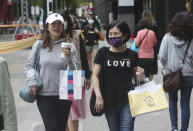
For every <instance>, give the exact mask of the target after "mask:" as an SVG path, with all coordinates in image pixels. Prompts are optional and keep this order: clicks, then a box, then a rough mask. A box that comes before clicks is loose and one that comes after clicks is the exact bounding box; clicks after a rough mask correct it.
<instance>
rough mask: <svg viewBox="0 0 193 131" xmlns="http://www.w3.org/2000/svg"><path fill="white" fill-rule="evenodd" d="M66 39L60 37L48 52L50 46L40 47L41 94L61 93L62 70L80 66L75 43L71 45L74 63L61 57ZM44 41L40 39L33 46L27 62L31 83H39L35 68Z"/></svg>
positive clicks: (28, 78) (27, 71) (39, 90)
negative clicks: (62, 46)
mask: <svg viewBox="0 0 193 131" xmlns="http://www.w3.org/2000/svg"><path fill="white" fill-rule="evenodd" d="M63 41H64V39H60V40H58V41H56V42H54V43H53V48H52V50H51V51H50V52H48V48H41V49H40V62H39V64H40V79H41V80H42V82H43V88H42V89H38V94H39V95H46V96H50V95H52V96H57V95H59V79H60V70H67V67H69V69H75V66H76V67H77V69H79V68H80V65H79V63H78V55H77V51H76V48H75V46H74V44H73V46H72V47H71V52H72V61H73V63H72V64H70V65H69V64H68V63H67V60H66V59H62V58H60V53H61V42H63ZM41 43H42V41H41V40H38V41H37V42H36V43H35V44H34V45H33V47H32V51H31V54H30V56H29V57H28V59H27V63H26V65H25V67H24V70H25V72H26V75H27V81H28V82H29V85H30V86H31V85H37V81H36V79H35V70H34V68H33V65H34V62H35V56H36V53H37V49H38V47H40V45H41Z"/></svg>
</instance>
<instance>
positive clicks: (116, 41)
mask: <svg viewBox="0 0 193 131" xmlns="http://www.w3.org/2000/svg"><path fill="white" fill-rule="evenodd" d="M108 43H109V44H110V45H111V46H113V47H119V46H121V45H122V44H123V41H122V37H112V38H109V40H108Z"/></svg>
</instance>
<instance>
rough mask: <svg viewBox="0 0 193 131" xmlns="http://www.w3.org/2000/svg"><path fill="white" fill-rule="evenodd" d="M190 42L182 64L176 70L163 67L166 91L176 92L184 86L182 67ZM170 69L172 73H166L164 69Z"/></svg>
mask: <svg viewBox="0 0 193 131" xmlns="http://www.w3.org/2000/svg"><path fill="white" fill-rule="evenodd" d="M190 42H191V41H189V43H188V45H187V47H186V51H185V54H184V58H183V61H182V64H181V65H180V67H179V69H178V70H176V71H172V70H170V69H168V68H163V69H162V75H163V89H164V91H165V92H175V91H177V90H179V89H182V88H183V87H184V77H183V75H182V71H181V70H182V68H183V65H184V62H185V58H186V54H187V52H188V48H189V46H190ZM165 70H166V71H169V72H170V73H168V74H164V71H165Z"/></svg>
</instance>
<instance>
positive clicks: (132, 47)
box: [130, 40, 139, 53]
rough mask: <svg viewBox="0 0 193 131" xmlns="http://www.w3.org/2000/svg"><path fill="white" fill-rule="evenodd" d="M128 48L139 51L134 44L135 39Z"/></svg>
mask: <svg viewBox="0 0 193 131" xmlns="http://www.w3.org/2000/svg"><path fill="white" fill-rule="evenodd" d="M130 49H131V50H133V51H135V52H137V53H138V52H139V47H136V45H135V40H134V41H133V43H132V45H131V47H130Z"/></svg>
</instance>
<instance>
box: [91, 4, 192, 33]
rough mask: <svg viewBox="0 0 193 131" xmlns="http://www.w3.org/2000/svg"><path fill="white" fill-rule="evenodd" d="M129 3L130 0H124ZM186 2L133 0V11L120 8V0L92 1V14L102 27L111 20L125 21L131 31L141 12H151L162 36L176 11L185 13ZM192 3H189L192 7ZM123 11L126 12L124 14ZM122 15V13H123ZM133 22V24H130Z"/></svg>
mask: <svg viewBox="0 0 193 131" xmlns="http://www.w3.org/2000/svg"><path fill="white" fill-rule="evenodd" d="M125 1H131V0H125ZM187 1H188V0H134V7H133V9H132V8H130V7H129V8H130V9H126V10H125V7H120V6H119V2H120V0H94V1H93V2H94V12H95V14H97V15H98V16H99V18H100V19H101V22H102V23H103V24H104V25H107V24H109V23H110V21H111V19H112V18H113V20H116V19H123V20H124V19H126V20H127V22H128V21H129V22H128V24H129V26H130V28H131V31H133V29H134V28H135V25H136V24H137V22H138V21H139V19H141V15H142V12H143V10H145V9H149V10H151V11H152V13H153V15H154V17H155V20H156V22H157V26H158V29H159V32H160V34H161V35H162V36H163V35H164V34H165V33H166V32H167V25H168V24H169V22H170V21H171V19H172V17H173V16H174V15H175V14H176V13H177V12H178V11H186V8H185V5H186V2H187ZM192 5H193V3H191V7H192ZM123 10H125V11H126V12H124V11H123ZM122 11H123V12H124V13H123V12H122ZM132 21H133V22H132Z"/></svg>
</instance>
